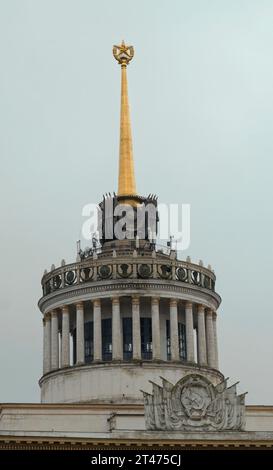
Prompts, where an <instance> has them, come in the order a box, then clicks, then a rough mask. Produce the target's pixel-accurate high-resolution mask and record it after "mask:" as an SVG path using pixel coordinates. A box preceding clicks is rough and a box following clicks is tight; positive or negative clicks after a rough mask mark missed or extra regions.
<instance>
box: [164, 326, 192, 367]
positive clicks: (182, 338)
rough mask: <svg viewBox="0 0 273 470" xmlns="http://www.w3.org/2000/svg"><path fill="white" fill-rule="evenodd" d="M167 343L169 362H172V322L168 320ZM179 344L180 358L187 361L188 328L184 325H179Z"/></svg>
mask: <svg viewBox="0 0 273 470" xmlns="http://www.w3.org/2000/svg"><path fill="white" fill-rule="evenodd" d="M166 340H167V341H166V343H167V360H168V361H170V360H171V337H170V320H166ZM178 343H179V357H180V359H182V360H184V361H185V360H186V359H187V350H186V327H185V325H184V323H180V322H179V323H178Z"/></svg>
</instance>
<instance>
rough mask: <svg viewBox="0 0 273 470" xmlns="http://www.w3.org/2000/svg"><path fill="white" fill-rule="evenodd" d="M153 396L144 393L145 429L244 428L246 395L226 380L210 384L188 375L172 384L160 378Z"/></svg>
mask: <svg viewBox="0 0 273 470" xmlns="http://www.w3.org/2000/svg"><path fill="white" fill-rule="evenodd" d="M151 383H152V386H153V393H152V394H149V393H146V392H142V393H143V398H144V409H145V422H146V429H149V430H168V431H169V430H172V431H198V432H199V431H225V430H241V429H243V428H244V425H245V394H243V395H237V393H236V384H234V385H232V386H231V387H227V379H225V380H224V381H223V382H221V383H219V384H218V385H213V384H212V383H211V382H210V381H209V380H208V379H207V378H206V377H204V376H202V375H199V374H189V375H186V376H185V377H183V378H182V379H181V380H179V381H178V382H177V384H176V385H173V384H172V383H170V382H169V381H168V380H166V379H163V378H162V386H160V385H157V384H155V383H153V382H151Z"/></svg>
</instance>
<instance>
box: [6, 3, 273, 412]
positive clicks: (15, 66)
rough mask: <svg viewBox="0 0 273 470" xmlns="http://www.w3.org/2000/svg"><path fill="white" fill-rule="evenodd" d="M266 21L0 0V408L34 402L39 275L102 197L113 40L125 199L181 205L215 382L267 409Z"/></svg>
mask: <svg viewBox="0 0 273 470" xmlns="http://www.w3.org/2000/svg"><path fill="white" fill-rule="evenodd" d="M272 24H273V1H272V0H268V1H266V0H255V1H254V0H225V1H221V0H203V1H202V0H199V1H197V0H187V1H181V0H177V1H175V0H172V1H169V0H168V1H167V0H164V1H162V0H161V1H160V0H149V1H147V0H137V1H136V0H134V1H132V0H127V1H121V0H115V1H105V0H104V1H102V0H100V1H99V2H98V1H94V0H74V1H69V0H43V1H41V0H17V1H16V0H1V1H0V61H1V73H0V158H1V167H0V168H1V182H0V188H1V198H0V204H1V221H2V224H1V234H0V235H1V244H0V247H1V284H0V286H1V295H0V315H1V323H0V370H1V383H0V402H1V401H2V402H8V401H15V402H22V401H39V387H38V384H37V381H38V378H39V377H40V375H41V371H42V322H41V314H40V313H39V310H38V308H37V301H38V299H39V297H40V295H41V289H40V278H41V274H42V272H43V270H44V269H45V268H47V269H49V268H50V265H51V264H52V263H55V264H56V265H59V263H60V261H61V259H62V258H65V259H66V261H67V262H69V261H73V260H74V259H75V251H76V250H75V242H76V240H77V239H78V238H79V233H80V228H81V223H82V217H81V209H82V206H83V205H84V204H86V203H88V202H97V201H99V200H100V198H101V195H102V194H103V192H105V191H113V190H116V187H117V164H118V133H119V101H120V97H119V93H120V70H119V67H118V65H117V63H116V62H115V60H114V59H113V58H112V51H111V50H112V45H113V44H114V43H117V42H120V41H121V39H123V38H124V39H125V40H126V41H127V42H128V43H131V44H133V45H134V47H135V58H134V61H133V62H132V64H131V65H130V67H129V69H128V79H129V94H130V104H131V117H132V124H133V138H134V154H135V164H136V174H137V186H138V190H139V192H140V194H148V193H150V192H153V193H156V194H158V196H159V199H160V201H161V202H178V203H190V204H191V231H192V237H191V246H190V248H189V250H188V251H187V252H185V253H184V256H185V257H186V256H187V255H190V256H191V257H192V259H193V260H196V261H198V260H199V259H200V258H201V259H203V260H204V263H205V264H208V263H211V264H212V266H213V268H214V269H215V271H216V275H217V291H218V292H219V293H220V294H221V296H222V298H223V303H222V306H221V308H220V312H219V317H220V318H219V348H220V364H221V370H222V371H223V373H224V374H225V375H226V376H229V377H231V379H232V380H233V381H236V380H240V382H241V383H240V390H241V391H245V390H248V391H249V395H248V397H247V402H248V403H259V404H267V403H271V404H273V396H272V389H273V377H272V359H273V341H272V332H273V315H272V313H273V312H272V299H271V297H270V295H271V294H270V292H272V262H273V259H272V240H273V221H272V207H271V206H272V199H273V198H272V192H273V190H272V170H273V168H272V153H273V138H272V122H273V92H272V83H273V54H272V46H273V28H272Z"/></svg>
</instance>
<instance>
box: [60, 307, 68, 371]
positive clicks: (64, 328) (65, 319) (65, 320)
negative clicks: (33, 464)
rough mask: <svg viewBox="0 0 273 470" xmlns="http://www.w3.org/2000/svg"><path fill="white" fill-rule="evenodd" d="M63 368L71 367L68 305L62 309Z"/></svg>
mask: <svg viewBox="0 0 273 470" xmlns="http://www.w3.org/2000/svg"><path fill="white" fill-rule="evenodd" d="M61 349H62V367H68V366H70V327H69V309H68V305H64V306H63V307H62V348H61Z"/></svg>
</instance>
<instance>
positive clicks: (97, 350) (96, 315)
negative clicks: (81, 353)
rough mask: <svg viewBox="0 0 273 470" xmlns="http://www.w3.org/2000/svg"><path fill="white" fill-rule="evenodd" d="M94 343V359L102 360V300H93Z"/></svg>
mask: <svg viewBox="0 0 273 470" xmlns="http://www.w3.org/2000/svg"><path fill="white" fill-rule="evenodd" d="M93 343H94V361H101V360H102V340H101V301H100V299H96V300H94V301H93Z"/></svg>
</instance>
